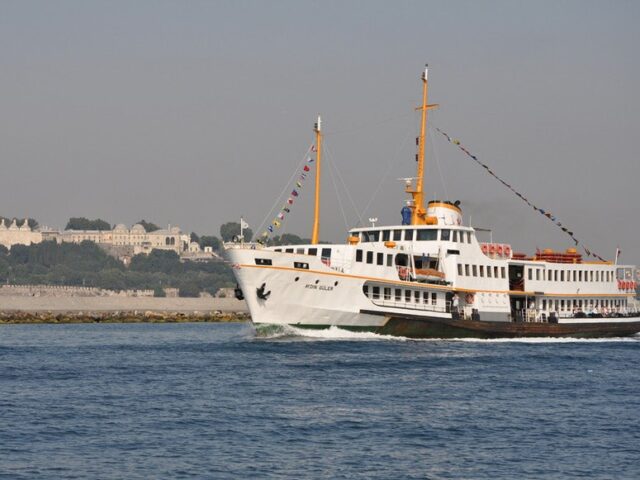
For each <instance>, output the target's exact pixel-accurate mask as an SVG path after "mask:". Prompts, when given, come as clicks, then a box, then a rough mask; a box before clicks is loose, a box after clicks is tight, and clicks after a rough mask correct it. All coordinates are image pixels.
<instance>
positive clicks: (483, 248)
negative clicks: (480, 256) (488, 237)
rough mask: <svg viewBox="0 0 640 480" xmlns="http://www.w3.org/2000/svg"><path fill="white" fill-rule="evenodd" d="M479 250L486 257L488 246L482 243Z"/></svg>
mask: <svg viewBox="0 0 640 480" xmlns="http://www.w3.org/2000/svg"><path fill="white" fill-rule="evenodd" d="M480 249H481V250H482V253H484V254H485V255H486V254H487V251H488V250H489V245H487V244H486V243H483V244H482V246H481V247H480Z"/></svg>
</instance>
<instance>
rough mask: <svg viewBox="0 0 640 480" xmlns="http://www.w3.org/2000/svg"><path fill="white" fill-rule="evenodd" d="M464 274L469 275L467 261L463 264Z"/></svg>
mask: <svg viewBox="0 0 640 480" xmlns="http://www.w3.org/2000/svg"><path fill="white" fill-rule="evenodd" d="M464 275H465V277H468V276H469V264H468V263H465V264H464Z"/></svg>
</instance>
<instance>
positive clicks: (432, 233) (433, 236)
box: [418, 229, 438, 242]
mask: <svg viewBox="0 0 640 480" xmlns="http://www.w3.org/2000/svg"><path fill="white" fill-rule="evenodd" d="M437 239H438V231H437V230H427V229H423V230H418V241H419V242H428V241H435V240H437Z"/></svg>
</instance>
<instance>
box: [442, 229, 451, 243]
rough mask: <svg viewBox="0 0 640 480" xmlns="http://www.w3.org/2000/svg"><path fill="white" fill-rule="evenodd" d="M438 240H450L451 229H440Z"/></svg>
mask: <svg viewBox="0 0 640 480" xmlns="http://www.w3.org/2000/svg"><path fill="white" fill-rule="evenodd" d="M440 240H441V241H443V242H448V241H449V240H451V230H449V229H443V230H440Z"/></svg>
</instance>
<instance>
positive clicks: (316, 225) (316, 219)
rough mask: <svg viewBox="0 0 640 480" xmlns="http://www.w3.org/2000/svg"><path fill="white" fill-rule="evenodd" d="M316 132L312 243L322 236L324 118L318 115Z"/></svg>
mask: <svg viewBox="0 0 640 480" xmlns="http://www.w3.org/2000/svg"><path fill="white" fill-rule="evenodd" d="M313 131H314V132H316V150H317V152H316V202H315V208H314V210H313V231H312V233H311V243H312V244H313V245H317V244H318V240H319V236H320V167H321V166H322V119H321V118H320V115H318V121H317V122H316V124H315V126H314V127H313Z"/></svg>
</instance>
